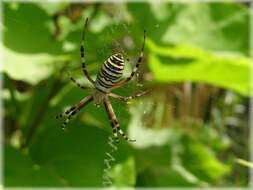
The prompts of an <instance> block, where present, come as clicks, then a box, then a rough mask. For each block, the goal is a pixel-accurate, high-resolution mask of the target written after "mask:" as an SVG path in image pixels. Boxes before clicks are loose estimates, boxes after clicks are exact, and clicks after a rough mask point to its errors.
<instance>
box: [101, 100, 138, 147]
mask: <svg viewBox="0 0 253 190" xmlns="http://www.w3.org/2000/svg"><path fill="white" fill-rule="evenodd" d="M104 105H105V109H106V112H107V114H108V117H109V120H110V124H111V127H112V132H113V135H114V138H115V140H116V142H117V143H118V142H119V138H118V133H119V134H120V135H121V136H122V137H123V138H124V139H125V140H126V141H129V142H135V140H133V139H129V138H128V137H127V136H126V134H125V133H124V132H123V131H122V129H121V128H120V127H119V122H118V120H117V118H116V115H115V113H114V111H113V108H112V105H111V103H110V101H109V99H108V98H105V100H104Z"/></svg>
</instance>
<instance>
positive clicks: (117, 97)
mask: <svg viewBox="0 0 253 190" xmlns="http://www.w3.org/2000/svg"><path fill="white" fill-rule="evenodd" d="M149 92H150V90H146V91H143V92H140V93H137V94H134V95H133V96H120V95H118V94H114V93H110V94H109V96H111V97H113V98H115V99H117V100H120V101H125V102H127V101H129V100H132V99H134V98H139V97H141V96H143V95H146V94H147V93H149Z"/></svg>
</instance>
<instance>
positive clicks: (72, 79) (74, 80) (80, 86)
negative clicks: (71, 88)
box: [67, 72, 89, 90]
mask: <svg viewBox="0 0 253 190" xmlns="http://www.w3.org/2000/svg"><path fill="white" fill-rule="evenodd" d="M67 73H68V77H69V79H70V80H71V81H72V82H73V83H74V84H75V85H76V86H77V87H78V88H81V89H83V90H85V89H88V88H89V87H86V86H83V85H81V84H80V83H79V82H77V81H76V79H74V78H73V77H72V76H71V75H70V73H69V72H67Z"/></svg>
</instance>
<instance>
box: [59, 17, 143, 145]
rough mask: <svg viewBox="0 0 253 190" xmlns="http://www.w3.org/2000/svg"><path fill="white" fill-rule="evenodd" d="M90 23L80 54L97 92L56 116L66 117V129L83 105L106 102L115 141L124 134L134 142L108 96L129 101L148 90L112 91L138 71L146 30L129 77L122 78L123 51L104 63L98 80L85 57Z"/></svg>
mask: <svg viewBox="0 0 253 190" xmlns="http://www.w3.org/2000/svg"><path fill="white" fill-rule="evenodd" d="M87 24H88V18H86V20H85V24H84V28H83V30H82V35H81V47H80V56H81V63H82V71H83V74H84V75H85V77H86V78H87V79H88V80H89V82H90V83H91V84H92V85H93V87H94V88H95V92H94V93H93V94H92V95H89V96H86V97H84V98H83V99H82V100H81V101H80V102H79V103H78V104H76V105H74V106H72V107H70V108H69V109H68V110H66V111H65V112H64V113H62V114H59V115H57V116H56V118H62V117H64V118H65V121H64V122H63V124H62V128H63V129H65V126H66V125H67V123H68V122H69V121H70V119H71V118H72V116H74V115H75V114H77V113H78V112H79V111H80V110H81V109H82V108H83V107H85V106H86V105H87V104H88V103H90V102H91V101H93V100H94V102H95V105H96V106H98V105H100V104H104V106H105V110H106V112H107V115H108V117H109V120H110V124H111V127H112V131H113V136H114V139H115V141H116V142H117V143H118V142H119V138H118V134H119V135H120V136H122V137H123V138H124V139H125V140H126V141H130V142H134V141H135V140H133V139H129V138H128V137H127V135H126V134H125V133H124V132H123V131H122V129H121V128H120V126H119V122H118V120H117V118H116V115H115V113H114V111H113V108H112V105H111V103H110V101H109V98H108V96H111V97H112V98H114V99H117V100H121V101H129V100H131V99H133V98H137V97H140V96H142V95H144V94H146V92H147V91H143V92H141V93H137V94H135V95H133V96H128V97H124V96H120V95H117V94H114V93H112V92H111V91H112V90H113V89H116V88H119V87H122V86H124V85H125V84H127V83H128V82H129V81H130V80H131V79H132V78H133V76H134V75H135V73H136V71H137V70H138V68H139V66H140V64H141V62H142V59H143V51H144V45H145V38H146V32H145V30H144V40H143V44H142V48H141V52H140V55H139V58H138V60H137V63H136V64H135V67H134V69H133V71H132V73H131V75H130V76H129V77H127V78H126V79H121V77H122V74H123V70H124V65H125V63H124V59H123V55H122V54H121V53H116V54H114V55H112V56H110V57H109V58H108V59H107V60H106V61H105V62H104V63H103V65H102V67H101V68H100V70H99V72H98V74H97V76H96V80H95V81H94V80H93V79H92V78H91V77H90V75H89V74H88V71H87V70H86V66H85V57H84V38H85V31H86V28H87ZM69 77H70V80H71V81H72V82H73V83H74V84H75V85H77V86H78V87H79V88H81V89H87V87H85V86H82V85H81V84H80V83H78V82H77V81H76V80H75V79H74V78H73V77H71V76H69Z"/></svg>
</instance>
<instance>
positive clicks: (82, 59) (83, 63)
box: [80, 18, 95, 85]
mask: <svg viewBox="0 0 253 190" xmlns="http://www.w3.org/2000/svg"><path fill="white" fill-rule="evenodd" d="M87 25H88V18H86V20H85V24H84V28H83V31H82V38H81V47H80V55H81V62H82V70H83V73H84V75H85V76H86V78H87V79H88V80H89V81H90V82H91V83H92V84H93V85H95V81H94V80H93V79H92V78H91V77H90V75H89V73H88V71H87V70H86V65H85V58H84V36H85V30H86V28H87Z"/></svg>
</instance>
